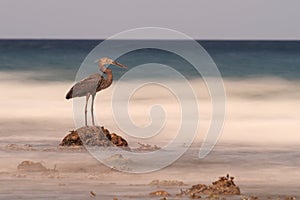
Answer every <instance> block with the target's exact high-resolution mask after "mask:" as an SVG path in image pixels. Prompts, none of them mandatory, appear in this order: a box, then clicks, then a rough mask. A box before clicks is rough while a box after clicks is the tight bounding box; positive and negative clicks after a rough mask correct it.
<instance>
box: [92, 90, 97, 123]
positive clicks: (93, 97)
mask: <svg viewBox="0 0 300 200" xmlns="http://www.w3.org/2000/svg"><path fill="white" fill-rule="evenodd" d="M95 96H96V95H95V94H94V95H92V105H91V113H92V123H93V126H95V119H94V99H95Z"/></svg>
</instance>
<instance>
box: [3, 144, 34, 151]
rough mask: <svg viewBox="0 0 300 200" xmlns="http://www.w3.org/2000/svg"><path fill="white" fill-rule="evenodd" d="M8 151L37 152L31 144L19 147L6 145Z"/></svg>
mask: <svg viewBox="0 0 300 200" xmlns="http://www.w3.org/2000/svg"><path fill="white" fill-rule="evenodd" d="M6 149H9V150H14V151H35V150H36V149H34V148H33V147H32V145H30V144H24V145H18V144H8V145H6Z"/></svg>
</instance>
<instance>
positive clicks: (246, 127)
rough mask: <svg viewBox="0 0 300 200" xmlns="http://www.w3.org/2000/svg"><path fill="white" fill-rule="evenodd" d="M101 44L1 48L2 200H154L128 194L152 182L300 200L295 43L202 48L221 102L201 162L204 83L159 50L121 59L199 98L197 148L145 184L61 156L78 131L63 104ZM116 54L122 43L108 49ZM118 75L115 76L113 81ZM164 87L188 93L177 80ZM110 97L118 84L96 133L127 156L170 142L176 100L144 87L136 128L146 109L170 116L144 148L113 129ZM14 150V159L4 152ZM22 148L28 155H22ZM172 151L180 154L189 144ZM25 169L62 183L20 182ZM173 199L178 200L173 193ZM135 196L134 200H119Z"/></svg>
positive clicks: (143, 179) (2, 44)
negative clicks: (27, 164) (225, 181)
mask: <svg viewBox="0 0 300 200" xmlns="http://www.w3.org/2000/svg"><path fill="white" fill-rule="evenodd" d="M99 42H100V41H78V40H30V41H28V40H13V41H12V40H0V80H1V84H0V91H2V95H1V96H0V101H1V104H0V159H1V163H0V199H2V198H1V197H3V198H4V199H14V198H15V199H17V198H23V199H26V198H27V199H31V198H32V197H34V198H36V199H41V198H45V199H49V198H56V199H69V198H71V197H74V195H76V198H75V199H85V198H88V197H89V192H90V191H91V190H93V191H95V192H96V193H97V198H99V199H112V198H113V197H115V196H117V197H121V198H120V199H126V198H128V199H141V198H140V197H139V195H140V196H141V195H142V196H143V195H144V196H143V199H147V198H149V199H151V198H150V197H149V196H148V193H149V192H151V191H154V190H156V189H157V188H151V187H149V186H145V185H139V186H130V184H147V183H148V182H150V181H151V180H153V179H178V180H183V181H184V182H186V183H188V184H195V183H205V184H209V183H210V182H212V181H214V180H216V179H217V178H218V176H221V175H225V174H226V173H230V174H232V175H233V176H235V177H236V181H237V183H238V184H239V185H240V186H241V190H242V192H243V193H244V194H260V195H267V194H272V195H278V194H283V195H298V196H299V191H298V189H297V188H299V182H300V180H299V175H298V174H299V167H300V155H299V152H300V151H299V144H300V135H299V130H300V125H299V120H300V104H299V98H300V82H299V80H300V79H299V77H300V57H299V53H300V42H298V41H290V42H273V41H268V42H267V41H234V42H233V41H199V43H200V44H201V45H203V47H204V48H205V49H206V50H207V51H208V53H210V55H211V56H212V57H213V59H214V60H215V62H216V64H217V65H218V67H219V70H220V72H221V74H222V75H223V78H224V84H225V88H226V95H227V108H226V121H225V124H224V130H223V133H222V136H221V138H220V140H219V142H218V144H217V146H216V147H215V148H214V150H213V151H212V152H211V154H210V155H209V156H208V157H207V158H205V159H204V160H199V159H198V157H197V155H198V148H199V146H200V143H201V141H202V140H203V137H204V136H205V134H206V132H207V129H208V127H209V123H210V117H211V101H210V97H209V93H208V91H207V89H206V86H205V83H204V82H203V80H202V79H201V78H200V77H199V75H198V74H196V73H195V71H194V70H193V68H192V66H190V65H189V64H188V63H187V62H186V61H185V60H183V59H178V58H177V57H175V56H174V55H173V54H170V53H168V52H162V51H160V50H155V49H144V50H139V51H135V52H131V53H130V54H127V55H124V56H122V57H120V58H119V59H118V61H119V62H121V63H124V64H126V65H128V66H130V67H134V66H137V65H139V64H143V63H147V62H157V63H161V64H167V65H169V66H172V67H173V68H175V69H177V70H178V71H180V72H182V73H183V74H184V75H185V76H186V77H187V79H188V80H190V82H191V84H192V85H193V86H194V87H196V88H198V89H197V90H196V95H197V97H198V101H199V105H200V111H201V113H200V118H199V120H200V127H199V132H198V136H197V138H196V140H195V143H194V145H193V147H192V148H191V149H190V150H189V151H188V152H187V153H186V154H185V155H184V156H183V157H182V158H181V159H179V160H178V161H177V162H175V163H174V164H173V165H171V166H169V167H166V168H165V169H163V170H161V171H158V172H154V173H149V174H143V175H132V174H124V173H119V172H115V171H113V170H111V169H109V168H107V167H105V166H104V165H101V164H100V163H99V162H98V161H97V160H95V159H94V158H93V157H92V156H91V155H90V154H88V153H87V152H86V151H84V150H66V149H59V148H57V146H58V144H59V142H60V140H61V139H62V138H63V137H64V136H65V135H66V134H67V133H68V131H69V130H72V129H74V121H73V113H72V112H73V111H72V102H71V101H67V100H65V99H64V96H65V94H66V92H67V90H68V89H69V88H70V87H71V86H72V84H73V81H74V79H75V75H76V72H77V69H78V68H79V66H80V64H81V62H82V61H83V60H84V58H85V56H86V55H87V54H88V52H89V51H90V50H92V49H93V47H95V46H96V45H97V44H98V43H99ZM133 42H135V41H133ZM173 42H184V41H173ZM118 45H122V41H120V42H119V43H118V44H117V43H116V46H114V47H112V48H117V47H118ZM187 51H188V49H187ZM99 57H101V55H99ZM95 67H96V65H95ZM123 73H124V71H123V70H122V69H120V70H119V69H117V68H114V75H115V78H116V80H117V79H118V78H119V77H120V76H121V75H122V74H123ZM146 76H147V74H145V75H143V74H141V76H140V77H136V78H138V79H139V78H140V79H144V78H145V77H146ZM135 81H136V80H132V81H130V82H126V83H122V84H134V83H135ZM168 81H170V82H173V83H174V82H175V83H176V84H178V86H177V87H178V88H179V89H180V90H184V89H185V88H184V87H182V86H181V84H180V82H176V80H172V79H170V80H168ZM113 87H114V84H113V85H112V86H111V87H110V88H108V89H107V90H104V91H102V92H101V93H99V94H98V95H97V98H96V105H95V106H96V113H97V119H98V123H99V124H101V125H105V127H107V128H109V129H110V130H111V131H113V132H117V133H118V134H120V135H122V136H124V137H125V138H126V139H128V141H129V145H130V146H132V147H137V146H138V144H137V143H138V142H144V143H150V144H156V145H158V146H164V145H165V144H166V143H167V142H168V141H169V139H170V138H172V137H173V136H174V132H175V130H176V127H177V125H178V121H177V118H176V115H178V113H179V112H178V104H177V102H176V100H174V96H172V95H170V94H169V93H168V92H166V93H165V92H163V91H160V90H158V88H155V87H145V88H144V90H140V91H138V92H137V93H136V94H135V95H134V96H133V98H132V99H131V102H130V107H129V108H130V109H129V112H130V115H131V117H132V119H133V121H134V122H135V123H136V124H137V125H139V126H143V125H145V124H147V123H148V122H149V113H148V109H149V107H151V105H154V104H156V103H160V104H162V105H163V106H164V108H165V109H166V111H167V112H168V113H169V115H168V116H169V118H168V120H169V121H168V123H167V126H166V127H165V133H164V134H163V136H161V137H160V136H158V137H153V138H150V140H143V139H137V138H133V137H130V136H127V135H125V133H123V132H122V131H121V130H120V129H119V128H118V127H117V126H116V124H115V122H114V121H113V120H112V119H113V116H112V111H111V110H112V108H111V100H112V99H111V98H112V88H113ZM82 111H83V110H82ZM82 116H83V112H82ZM10 144H16V145H17V147H20V149H13V148H10V146H9V145H10ZM26 144H29V145H31V146H32V149H31V150H26V149H25V150H24V149H22V148H23V147H24V145H26ZM178 145H179V148H180V147H181V146H184V145H185V144H178ZM180 145H181V146H180ZM167 153H170V152H167ZM167 153H166V156H167V155H168V154H167ZM23 160H33V161H37V162H39V161H42V162H43V163H44V165H45V166H46V167H48V168H54V166H55V165H56V167H57V169H58V170H59V173H60V174H59V176H54V177H52V176H48V175H40V174H34V175H33V174H27V175H26V176H25V177H22V176H19V175H20V174H19V172H17V170H16V166H17V165H18V164H19V163H20V162H22V161H23ZM21 175H22V174H21ZM83 182H84V183H85V184H84V185H83V184H82V183H83ZM41 183H43V184H41ZM111 183H114V184H111ZM112 185H113V186H112ZM133 191H135V192H133ZM169 191H171V192H172V193H173V194H175V193H177V192H179V188H171V189H169ZM133 194H135V195H136V196H135V197H132V198H130V197H124V196H126V195H133ZM156 199H157V198H156Z"/></svg>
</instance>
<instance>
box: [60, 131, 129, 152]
mask: <svg viewBox="0 0 300 200" xmlns="http://www.w3.org/2000/svg"><path fill="white" fill-rule="evenodd" d="M83 144H85V145H88V146H101V147H109V146H118V147H125V148H128V143H127V141H126V140H125V139H123V138H122V137H121V136H119V135H117V134H115V133H110V132H109V130H107V129H105V128H104V127H103V126H102V127H99V126H89V127H81V128H79V129H77V130H73V131H70V133H69V134H68V135H67V136H65V137H64V138H63V140H62V142H61V143H60V146H82V145H83Z"/></svg>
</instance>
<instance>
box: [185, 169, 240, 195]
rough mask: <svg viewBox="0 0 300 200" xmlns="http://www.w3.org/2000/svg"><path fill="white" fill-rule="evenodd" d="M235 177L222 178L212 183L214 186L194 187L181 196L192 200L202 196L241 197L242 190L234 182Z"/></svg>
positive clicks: (202, 185) (198, 185)
mask: <svg viewBox="0 0 300 200" xmlns="http://www.w3.org/2000/svg"><path fill="white" fill-rule="evenodd" d="M233 179H234V178H233V177H229V175H227V176H226V177H225V176H224V177H220V178H219V180H217V181H215V182H213V183H212V185H209V186H207V185H204V184H197V185H193V186H192V187H191V188H189V189H187V190H186V191H181V194H180V195H183V194H185V195H189V196H190V197H191V198H194V197H196V196H199V195H200V194H206V195H240V194H241V192H240V188H239V187H238V186H236V185H235V183H234V182H233Z"/></svg>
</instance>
